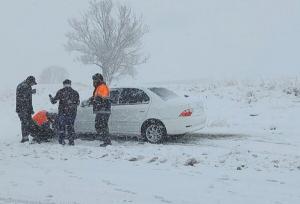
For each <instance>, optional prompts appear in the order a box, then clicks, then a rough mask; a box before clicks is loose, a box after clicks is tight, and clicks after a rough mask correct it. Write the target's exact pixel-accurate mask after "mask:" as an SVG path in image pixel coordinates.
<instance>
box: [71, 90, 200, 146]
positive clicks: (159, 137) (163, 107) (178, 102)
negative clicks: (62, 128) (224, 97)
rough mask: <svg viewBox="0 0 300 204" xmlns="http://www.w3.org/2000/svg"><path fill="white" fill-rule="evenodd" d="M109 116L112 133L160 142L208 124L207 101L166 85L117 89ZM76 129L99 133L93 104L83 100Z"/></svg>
mask: <svg viewBox="0 0 300 204" xmlns="http://www.w3.org/2000/svg"><path fill="white" fill-rule="evenodd" d="M110 99H111V102H112V110H111V116H110V119H109V132H110V134H111V135H130V136H138V137H142V138H144V139H146V140H148V141H149V142H151V143H160V142H162V141H163V139H164V137H165V136H167V135H182V134H186V133H191V132H194V131H196V130H200V129H202V128H203V127H204V126H205V123H206V116H205V113H204V108H203V103H202V102H201V101H195V100H192V98H190V97H180V96H178V95H177V94H175V93H174V92H172V91H170V90H169V89H166V88H161V87H152V88H141V87H140V88H137V87H134V88H128V87H126V88H113V89H111V92H110ZM75 131H76V133H79V134H86V133H92V134H93V133H96V132H95V115H94V114H93V107H92V106H88V105H86V103H84V102H83V103H82V105H81V107H79V108H78V112H77V118H76V121H75Z"/></svg>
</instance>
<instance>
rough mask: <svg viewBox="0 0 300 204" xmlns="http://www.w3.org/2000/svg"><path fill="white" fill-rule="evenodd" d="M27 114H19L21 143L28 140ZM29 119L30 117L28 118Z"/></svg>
mask: <svg viewBox="0 0 300 204" xmlns="http://www.w3.org/2000/svg"><path fill="white" fill-rule="evenodd" d="M27 115H28V114H23V113H22V114H19V118H20V121H21V131H22V140H21V143H24V142H27V141H29V138H28V136H29V135H30V121H29V120H28V118H29V117H28V116H27ZM30 119H31V118H30Z"/></svg>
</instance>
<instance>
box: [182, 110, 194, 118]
mask: <svg viewBox="0 0 300 204" xmlns="http://www.w3.org/2000/svg"><path fill="white" fill-rule="evenodd" d="M192 114H193V110H192V109H186V110H184V111H182V112H181V113H180V115H179V116H180V117H189V116H191V115H192Z"/></svg>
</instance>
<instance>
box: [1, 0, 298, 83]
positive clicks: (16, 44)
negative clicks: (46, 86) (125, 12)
mask: <svg viewBox="0 0 300 204" xmlns="http://www.w3.org/2000/svg"><path fill="white" fill-rule="evenodd" d="M88 2H89V1H88V0H82V1H72V0H63V1H61V0H51V1H50V0H44V1H38V0H26V1H21V0H3V1H1V2H0V25H1V28H0V29H1V32H0V45H1V46H0V56H1V60H0V69H1V71H2V72H1V73H2V74H1V82H0V85H1V86H2V87H7V86H13V87H14V86H15V85H16V84H17V83H18V82H20V81H22V80H23V79H24V78H26V76H28V75H31V74H32V75H35V76H37V77H38V76H39V74H40V73H41V71H42V70H43V69H45V68H47V67H50V66H60V67H64V68H66V69H67V70H68V71H69V73H70V75H71V77H70V78H71V79H72V80H73V81H76V82H80V81H82V82H84V83H87V82H89V80H90V76H91V74H93V73H95V72H97V71H99V69H98V68H97V67H95V66H86V65H83V64H80V63H79V62H76V61H74V55H70V54H69V53H68V52H67V51H65V49H64V46H63V45H64V44H65V43H66V41H67V39H66V37H65V34H66V33H67V32H68V31H69V30H70V27H69V25H68V19H69V18H72V17H78V16H79V15H80V13H81V12H84V11H85V10H86V9H87V7H88ZM119 2H126V3H128V4H129V5H130V6H131V7H132V8H133V9H134V11H135V12H136V13H137V14H142V15H143V17H144V19H145V23H146V24H148V25H149V27H150V32H149V33H148V34H147V35H146V36H145V38H144V45H145V46H144V52H145V53H149V54H150V59H149V61H148V62H147V63H146V64H143V65H141V66H139V67H137V71H138V74H137V75H136V77H135V79H131V78H128V77H126V79H125V80H128V81H133V82H138V83H139V82H159V81H173V80H174V81H176V80H189V79H191V80H196V79H203V78H204V79H224V78H227V79H245V78H250V79H260V78H269V77H275V78H276V77H282V76H284V77H299V76H300V71H299V70H300V69H299V68H300V57H299V56H298V55H299V53H300V40H299V36H300V25H299V24H300V23H299V22H300V12H298V11H299V10H300V2H299V1H296V0H287V1H280V0H263V1H261V0H253V1H238V0H228V1H221V0H218V1H217V0H212V1H203V0H199V1H198V0H190V1H183V0H163V1H161V0H152V1H146V0H145V1H141V0H122V1H119ZM123 81H124V80H123Z"/></svg>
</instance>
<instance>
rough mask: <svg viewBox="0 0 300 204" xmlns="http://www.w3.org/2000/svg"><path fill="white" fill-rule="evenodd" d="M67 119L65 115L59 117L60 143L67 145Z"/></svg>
mask: <svg viewBox="0 0 300 204" xmlns="http://www.w3.org/2000/svg"><path fill="white" fill-rule="evenodd" d="M65 131H66V119H65V117H64V116H63V115H60V116H58V143H59V144H62V145H65V144H66V143H65Z"/></svg>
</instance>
